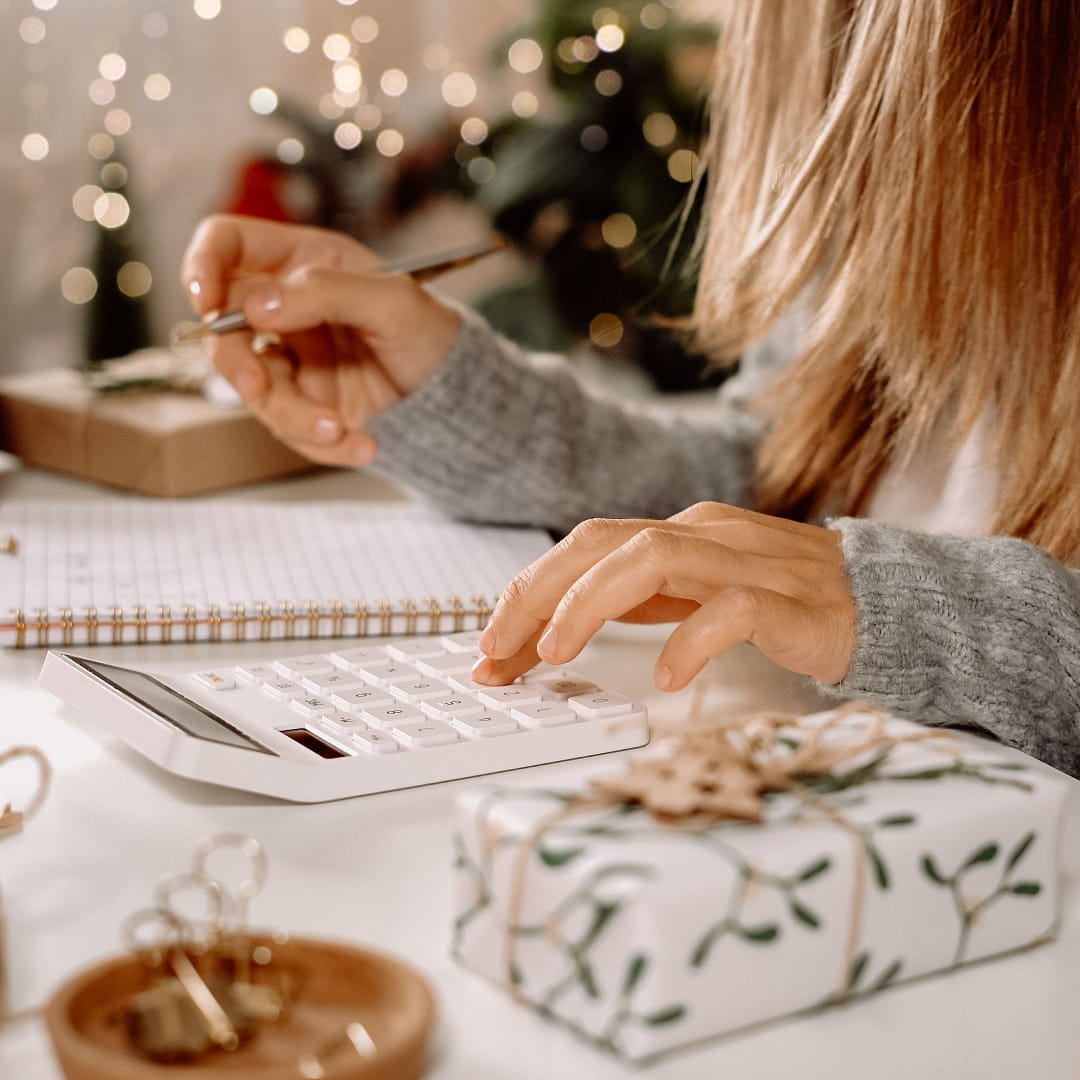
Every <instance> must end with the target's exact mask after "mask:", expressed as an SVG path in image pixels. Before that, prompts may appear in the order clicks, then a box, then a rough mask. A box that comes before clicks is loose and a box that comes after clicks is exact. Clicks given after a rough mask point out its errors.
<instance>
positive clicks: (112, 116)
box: [105, 109, 131, 135]
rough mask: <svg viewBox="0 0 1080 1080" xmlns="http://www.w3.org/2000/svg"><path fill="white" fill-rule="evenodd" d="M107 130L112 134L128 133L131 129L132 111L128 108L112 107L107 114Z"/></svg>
mask: <svg viewBox="0 0 1080 1080" xmlns="http://www.w3.org/2000/svg"><path fill="white" fill-rule="evenodd" d="M105 130H106V131H107V132H108V133H109V134H110V135H126V134H127V133H128V132H129V131H130V130H131V113H129V112H128V111H127V110H126V109H110V110H109V111H108V112H107V113H106V114H105Z"/></svg>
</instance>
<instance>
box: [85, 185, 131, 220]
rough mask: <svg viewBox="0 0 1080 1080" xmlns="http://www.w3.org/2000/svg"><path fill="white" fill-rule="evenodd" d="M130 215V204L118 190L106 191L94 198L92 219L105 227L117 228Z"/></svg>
mask: <svg viewBox="0 0 1080 1080" xmlns="http://www.w3.org/2000/svg"><path fill="white" fill-rule="evenodd" d="M130 216H131V206H130V204H129V203H128V201H127V199H125V198H124V196H123V195H121V194H120V193H119V192H118V191H106V192H105V193H104V194H102V195H99V196H98V197H97V198H96V199H95V200H94V220H95V221H96V222H97V223H98V224H99V225H104V226H105V228H106V229H119V228H120V226H121V225H126V224H127V219H128V218H129V217H130Z"/></svg>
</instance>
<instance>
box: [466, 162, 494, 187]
mask: <svg viewBox="0 0 1080 1080" xmlns="http://www.w3.org/2000/svg"><path fill="white" fill-rule="evenodd" d="M465 172H466V174H467V175H468V177H469V179H470V180H471V181H472V182H473V183H474V184H486V183H487V182H488V181H489V180H492V179H494V177H495V162H494V161H492V160H491V158H489V157H475V158H473V159H472V161H470V162H469V164H468V165H466V166H465Z"/></svg>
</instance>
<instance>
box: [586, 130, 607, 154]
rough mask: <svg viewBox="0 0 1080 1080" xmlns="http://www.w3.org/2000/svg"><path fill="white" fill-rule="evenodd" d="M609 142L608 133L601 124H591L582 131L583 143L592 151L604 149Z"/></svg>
mask: <svg viewBox="0 0 1080 1080" xmlns="http://www.w3.org/2000/svg"><path fill="white" fill-rule="evenodd" d="M607 144H608V133H607V131H606V130H605V129H604V128H602V127H601V126H600V125H599V124H589V125H588V126H587V127H585V128H583V129H582V131H581V145H582V146H583V147H584V148H585V149H586V150H588V151H589V152H590V153H593V154H595V153H597V152H598V151H600V150H603V149H604V147H605V146H607Z"/></svg>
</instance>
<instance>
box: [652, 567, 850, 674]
mask: <svg viewBox="0 0 1080 1080" xmlns="http://www.w3.org/2000/svg"><path fill="white" fill-rule="evenodd" d="M834 622H835V621H834V619H833V617H832V613H831V612H830V611H829V610H828V609H818V608H814V607H811V606H810V605H807V604H805V603H803V602H802V601H800V600H795V599H793V598H792V597H790V596H785V595H783V594H782V593H776V592H772V591H771V590H769V589H759V588H749V587H746V586H732V587H730V588H727V589H723V590H721V591H720V592H718V593H717V594H716V596H714V597H713V598H712V599H711V600H709V601H708V603H706V604H702V606H701V607H700V608H699V609H698V611H696V612H695V613H694V614H693V615H691V616H690V617H689V618H687V619H685V620H684V621H683V622H682V623H680V624H679V625H678V626H677V627H676V628H675V630H674V632H673V633H672V635H671V637H669V638H668V640H667V642H666V644H665V645H664V648H663V650H662V651H661V653H660V657H659V659H658V660H657V663H656V670H655V672H654V681H655V683H656V685H657V687H658V688H659V689H661V690H680V689H682V687H684V686H685V685H686V684H687V683H688V682H689V681H690V680H691V679H692V678H693V677H694V676H695V675H697V674H698V672H700V671H701V669H702V668H703V667H704V666H705V664H706V663H707V662H708V660H709V659H711V658H712V657H714V656H719V655H720V654H721V653H723V652H726V651H727V650H728V649H730V648H731V647H732V646H733V645H737V644H738V643H739V642H742V641H747V642H750V643H751V644H753V645H755V646H756V647H757V648H758V649H759V650H760V651H761V652H763V653H764V654H765V655H766V656H768V657H769V658H770V659H771V660H774V661H776V662H777V663H778V664H780V665H782V666H783V667H786V668H787V669H788V670H790V671H797V672H799V673H800V674H803V675H812V676H814V677H815V678H819V679H821V680H822V681H830V682H838V681H839V680H840V679H841V678H843V676H844V673H845V672H846V670H847V662H846V661H844V662H843V669H842V670H839V671H837V670H836V669H837V666H838V664H839V661H838V659H837V644H838V642H837V641H836V639H835V637H834V630H835V625H834Z"/></svg>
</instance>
